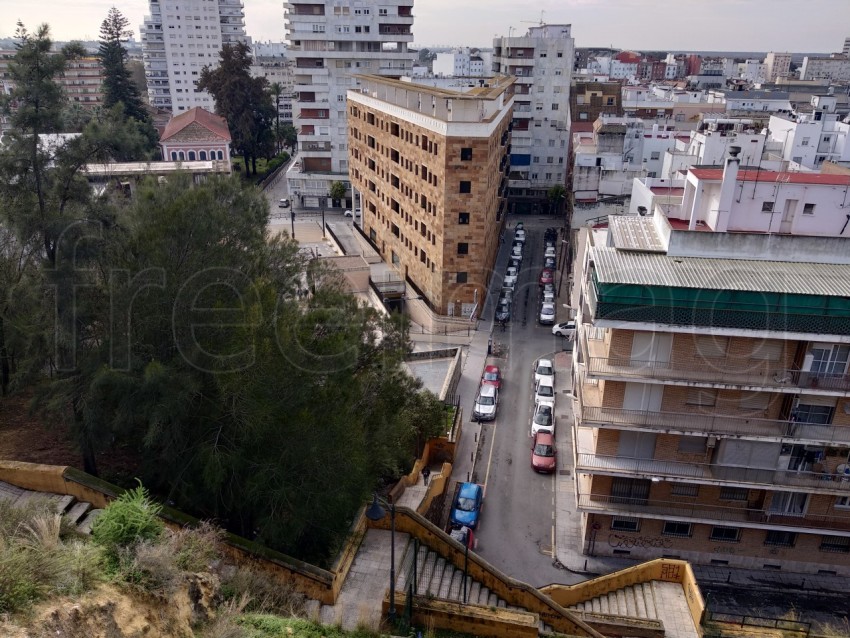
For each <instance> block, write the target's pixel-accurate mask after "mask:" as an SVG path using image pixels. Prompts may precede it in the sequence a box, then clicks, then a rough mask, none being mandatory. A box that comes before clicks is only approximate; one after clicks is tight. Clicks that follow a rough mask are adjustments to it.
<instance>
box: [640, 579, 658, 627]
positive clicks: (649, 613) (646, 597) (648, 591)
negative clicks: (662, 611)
mask: <svg viewBox="0 0 850 638" xmlns="http://www.w3.org/2000/svg"><path fill="white" fill-rule="evenodd" d="M643 603H644V605H645V606H646V617H647V618H652V619H655V618H658V610H657V609H656V608H655V597H654V596H653V595H652V583H643Z"/></svg>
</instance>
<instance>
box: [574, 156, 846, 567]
mask: <svg viewBox="0 0 850 638" xmlns="http://www.w3.org/2000/svg"><path fill="white" fill-rule="evenodd" d="M740 150H741V149H740V147H735V146H731V147H729V154H730V157H729V158H728V159H727V160H726V165H725V167H724V168H722V169H721V168H692V169H691V170H690V171H689V173H688V175H687V177H686V178H685V180H684V182H685V183H684V188H681V189H678V190H679V193H677V194H676V195H675V196H673V197H670V196H667V197H665V198H663V199H660V198H659V199H657V200H656V203H655V204H654V205H652V206H650V210H649V211H648V212H649V215H646V216H624V217H610V218H609V223H608V228H605V229H588V228H583V229H582V230H581V231H580V235H579V241H578V242H577V248H576V256H577V257H576V279H575V281H576V284H575V288H574V289H573V291H572V299H571V304H572V306H573V307H574V308H577V311H578V315H577V319H576V323H577V326H578V331H577V337H576V344H575V355H574V359H573V390H574V395H575V397H576V401H575V404H574V406H575V411H574V413H575V419H576V422H575V425H576V429H575V438H574V441H575V443H576V455H575V459H576V466H575V476H576V489H577V498H578V509H579V511H580V512H581V514H582V518H581V525H582V530H583V536H584V542H585V546H584V550H585V552H586V553H589V554H595V555H600V554H601V555H614V556H630V557H631V558H639V559H648V558H660V557H663V556H666V557H671V558H672V557H675V558H682V559H685V560H689V561H691V562H695V563H702V564H713V565H730V566H735V567H744V568H750V569H765V570H774V571H775V570H780V569H781V570H787V571H795V572H809V573H818V572H821V573H833V574H835V573H837V574H840V575H843V576H848V575H850V535H848V530H850V458H848V455H850V303H848V297H850V286H848V281H850V239H848V238H847V237H846V236H845V235H844V234H843V232H844V228H843V227H846V225H847V214H846V203H845V202H844V201H843V199H842V196H843V194H844V193H845V192H846V191H847V189H848V188H850V176H848V175H826V174H819V173H777V172H773V171H765V170H761V171H758V170H744V169H741V168H740V166H739V165H740V162H741V158H740V157H739V154H740ZM741 192H743V193H744V196H743V197H741V196H740V193H741Z"/></svg>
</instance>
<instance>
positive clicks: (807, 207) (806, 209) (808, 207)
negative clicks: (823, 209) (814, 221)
mask: <svg viewBox="0 0 850 638" xmlns="http://www.w3.org/2000/svg"><path fill="white" fill-rule="evenodd" d="M814 214H815V205H814V204H803V215H814Z"/></svg>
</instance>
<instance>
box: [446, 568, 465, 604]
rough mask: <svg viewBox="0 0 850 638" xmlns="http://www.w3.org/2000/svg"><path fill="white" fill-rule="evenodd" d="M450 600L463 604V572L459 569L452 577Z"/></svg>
mask: <svg viewBox="0 0 850 638" xmlns="http://www.w3.org/2000/svg"><path fill="white" fill-rule="evenodd" d="M467 586H468V583H467ZM449 599H450V600H459V601H460V602H463V572H462V571H460V570H459V569H455V573H454V576H452V583H451V585H449Z"/></svg>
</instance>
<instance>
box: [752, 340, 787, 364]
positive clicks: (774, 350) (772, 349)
mask: <svg viewBox="0 0 850 638" xmlns="http://www.w3.org/2000/svg"><path fill="white" fill-rule="evenodd" d="M781 358H782V342H781V341H778V340H776V341H767V340H762V341H759V342H758V343H757V344H756V345H755V346H754V347H753V352H752V354H750V359H759V360H761V361H779V360H780V359H781Z"/></svg>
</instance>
